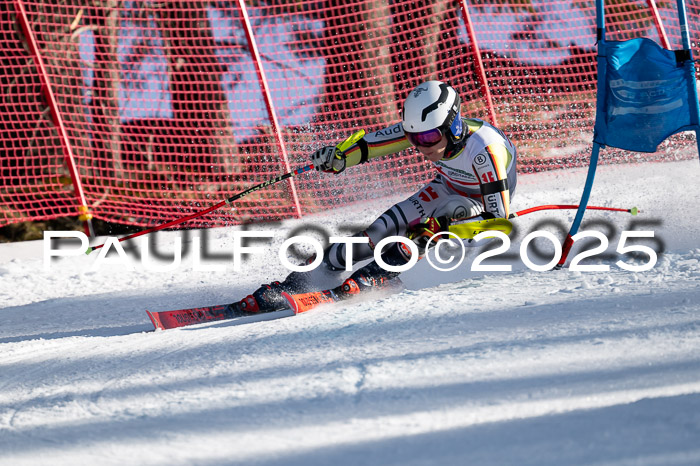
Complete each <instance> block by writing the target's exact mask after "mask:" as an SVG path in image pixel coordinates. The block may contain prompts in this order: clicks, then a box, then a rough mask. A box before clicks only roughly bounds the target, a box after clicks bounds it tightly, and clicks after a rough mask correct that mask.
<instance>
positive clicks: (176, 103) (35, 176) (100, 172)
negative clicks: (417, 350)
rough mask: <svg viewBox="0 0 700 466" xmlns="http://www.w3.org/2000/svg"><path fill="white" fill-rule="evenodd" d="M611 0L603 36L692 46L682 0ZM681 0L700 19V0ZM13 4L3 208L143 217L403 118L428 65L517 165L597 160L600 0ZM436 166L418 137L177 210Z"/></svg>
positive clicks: (1, 26) (228, 216)
mask: <svg viewBox="0 0 700 466" xmlns="http://www.w3.org/2000/svg"><path fill="white" fill-rule="evenodd" d="M66 3H70V5H67V4H66ZM606 3H607V6H606V14H607V28H608V31H607V37H608V39H610V40H624V39H629V38H633V37H639V36H646V37H650V38H652V39H654V40H656V41H657V42H659V43H662V44H664V41H665V40H668V41H669V45H670V46H671V48H680V28H679V26H678V22H677V14H676V10H675V5H676V2H675V1H658V0H657V1H656V2H655V5H656V6H658V15H656V14H655V13H654V8H653V6H654V2H652V1H623V0H615V1H611V0H608V1H606ZM688 3H689V5H688V8H689V11H688V13H689V21H688V23H689V25H690V35H691V37H693V38H697V37H698V36H699V34H700V31H698V25H700V0H694V1H690V2H688ZM5 4H6V5H8V6H10V8H9V11H3V12H2V17H1V19H0V30H1V34H2V36H1V37H2V41H1V43H0V48H1V49H2V62H1V63H0V70H1V72H0V79H2V91H3V92H2V103H1V105H2V106H1V107H0V144H1V145H2V149H3V150H2V152H0V226H2V225H6V224H8V223H13V222H18V221H24V220H36V219H49V218H55V217H60V216H71V215H78V214H91V215H94V216H95V217H98V218H101V219H104V220H108V221H112V222H118V223H126V224H134V225H141V226H151V225H155V224H159V223H162V222H165V221H167V220H172V219H174V218H177V217H181V216H184V215H188V214H191V213H193V212H196V211H198V210H202V209H203V208H206V207H208V206H210V205H213V204H215V203H217V202H219V201H221V200H223V199H225V198H227V197H229V196H231V195H233V194H235V193H237V192H239V191H242V190H245V189H247V188H249V187H251V186H253V185H255V184H257V183H261V182H263V181H265V180H267V179H270V178H274V177H275V176H278V175H280V174H282V173H285V172H287V171H289V170H290V169H293V168H298V167H300V166H303V165H305V164H308V163H309V155H310V154H311V152H313V150H315V149H317V148H319V147H321V146H323V145H328V144H335V143H337V142H339V141H340V140H342V139H344V138H345V137H347V136H348V135H350V134H352V133H353V132H354V131H356V130H357V129H360V128H363V129H366V130H373V129H378V128H381V127H383V126H388V125H389V124H392V123H395V122H396V121H398V119H399V110H400V107H401V103H402V101H403V98H404V97H405V95H406V93H407V92H408V91H409V90H410V89H412V88H413V87H415V86H416V85H417V84H418V83H419V82H421V81H423V80H426V79H439V80H444V81H447V82H449V83H451V84H452V85H453V86H454V87H455V88H456V89H457V90H458V91H459V92H460V94H461V95H462V98H463V102H464V103H463V107H462V114H463V115H468V116H474V117H479V118H484V119H486V120H490V121H493V122H494V123H496V124H497V125H498V126H500V127H501V128H502V129H503V130H504V131H505V132H506V133H507V134H508V135H510V136H511V138H512V139H513V140H514V142H515V143H516V145H517V146H518V150H519V157H520V159H519V160H520V165H519V169H520V171H521V172H532V171H539V170H546V169H553V168H559V167H572V166H579V165H586V164H587V163H588V155H589V153H590V148H591V141H592V133H593V131H592V129H593V121H594V112H595V89H596V76H595V73H596V66H595V54H596V45H595V41H596V30H595V6H594V2H593V1H587V2H580V1H573V0H557V1H554V0H531V1H522V0H512V1H510V2H508V1H484V0H456V1H454V0H453V1H438V2H419V1H405V0H393V1H360V0H343V1H335V0H333V1H327V2H299V1H296V0H276V1H272V0H270V1H269V2H244V1H177V2H175V1H172V2H170V1H160V0H159V1H138V2H137V1H116V0H110V1H104V2H91V1H87V0H81V1H73V2H62V1H58V0H54V1H37V0H8V1H7V2H5ZM246 18H247V19H248V21H245V19H246ZM246 24H248V25H249V26H250V28H249V29H247V28H246ZM253 45H255V47H256V48H255V49H253V47H252V46H253ZM695 53H696V54H697V53H698V51H697V50H695ZM261 70H262V73H261V72H260V71H261ZM263 75H264V77H265V78H266V81H263V79H261V78H262V77H263ZM265 90H266V91H267V93H266V92H265ZM266 95H267V96H269V99H266ZM273 115H274V118H275V119H276V120H277V122H278V126H279V133H277V132H276V131H275V127H274V125H273V124H272V121H273ZM278 134H279V136H280V137H278ZM690 139H691V137H690V136H685V137H684V136H676V137H674V139H673V143H672V144H667V145H666V146H665V149H664V152H661V153H657V154H653V155H647V154H645V155H643V156H642V155H640V154H629V153H623V152H622V151H604V152H605V153H604V154H603V156H602V163H606V162H607V163H611V162H618V161H626V160H630V159H632V160H640V159H644V160H647V159H649V158H660V157H676V156H677V155H676V152H677V151H678V149H677V148H678V147H679V146H682V145H683V144H685V145H687V143H688V142H689V140H690ZM432 176H433V172H432V169H431V168H430V166H429V165H428V164H427V163H426V162H425V161H424V160H423V159H422V158H421V157H420V156H419V155H418V154H416V153H415V152H414V151H413V150H408V151H406V152H405V153H401V154H396V155H393V156H388V157H385V158H382V159H378V160H375V161H372V162H371V163H369V164H366V165H363V166H360V167H353V168H352V169H350V170H347V171H346V173H344V174H343V175H340V176H337V177H333V176H331V175H322V174H317V173H314V172H310V173H308V174H304V175H300V176H297V177H294V178H292V180H291V182H290V181H284V182H281V183H277V184H274V185H272V186H269V187H267V188H265V189H263V190H260V191H256V192H255V193H253V194H250V195H249V196H246V197H245V198H243V199H241V200H240V201H238V202H236V203H235V204H234V205H233V208H224V209H220V210H218V211H215V212H212V213H211V214H209V215H206V216H203V217H200V218H198V219H195V220H192V221H190V222H188V223H186V224H183V225H182V226H184V227H202V226H214V225H223V224H232V223H240V222H245V221H264V220H275V219H282V218H289V217H293V216H297V215H305V214H308V213H312V212H317V211H322V210H328V209H331V208H333V207H337V206H345V205H349V204H354V203H358V202H362V201H364V200H366V199H368V198H372V197H377V196H382V195H385V194H387V193H396V192H397V191H406V192H410V191H412V190H414V189H415V188H416V187H418V186H419V185H420V184H421V183H424V182H425V181H427V180H428V179H430V178H431V177H432Z"/></svg>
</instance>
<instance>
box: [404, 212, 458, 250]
mask: <svg viewBox="0 0 700 466" xmlns="http://www.w3.org/2000/svg"><path fill="white" fill-rule="evenodd" d="M449 229H450V219H449V218H447V217H445V216H443V217H428V218H424V219H421V221H420V223H418V224H416V225H413V226H411V227H410V228H409V230H408V235H407V236H408V238H409V239H410V240H412V241H413V242H414V243H416V245H417V246H418V248H420V250H421V252H424V251H425V248H426V247H427V246H428V242H429V241H430V238H432V237H433V236H435V235H436V234H440V233H447V232H448V231H449ZM442 238H445V239H447V238H449V236H448V235H440V236H437V237H436V238H435V239H434V240H433V243H436V242H437V240H439V239H442Z"/></svg>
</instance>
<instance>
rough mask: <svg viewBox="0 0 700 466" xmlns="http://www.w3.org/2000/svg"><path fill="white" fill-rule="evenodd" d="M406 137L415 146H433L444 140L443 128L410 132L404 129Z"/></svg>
mask: <svg viewBox="0 0 700 466" xmlns="http://www.w3.org/2000/svg"><path fill="white" fill-rule="evenodd" d="M404 133H405V134H406V137H407V138H408V140H409V141H411V144H413V145H414V146H421V147H431V146H434V145H435V144H437V143H438V142H440V141H442V130H440V128H435V129H430V130H428V131H422V132H420V133H409V132H408V131H404Z"/></svg>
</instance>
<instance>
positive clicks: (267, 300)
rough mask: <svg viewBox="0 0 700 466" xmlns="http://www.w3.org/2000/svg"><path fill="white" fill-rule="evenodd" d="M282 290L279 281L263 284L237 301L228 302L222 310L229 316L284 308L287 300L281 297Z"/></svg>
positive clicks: (283, 289)
mask: <svg viewBox="0 0 700 466" xmlns="http://www.w3.org/2000/svg"><path fill="white" fill-rule="evenodd" d="M283 291H285V288H284V287H283V286H282V284H281V283H280V282H272V283H270V284H269V285H263V286H261V287H260V288H258V289H257V290H256V291H255V292H254V293H253V294H249V295H248V296H246V297H245V298H243V299H242V300H240V301H238V302H235V303H232V304H229V305H228V306H227V307H226V310H225V311H224V312H225V313H226V315H227V317H228V318H230V317H239V316H248V315H253V314H260V313H263V312H273V311H279V310H280V309H285V308H286V307H287V302H286V301H285V300H284V298H282V292H283Z"/></svg>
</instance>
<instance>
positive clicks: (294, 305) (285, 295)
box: [282, 291, 299, 314]
mask: <svg viewBox="0 0 700 466" xmlns="http://www.w3.org/2000/svg"><path fill="white" fill-rule="evenodd" d="M282 297H283V298H284V299H286V300H287V303H288V304H289V307H290V309H291V310H292V311H294V314H299V303H297V302H296V301H295V300H294V297H293V296H292V295H290V294H289V293H287V292H286V291H283V292H282Z"/></svg>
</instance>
